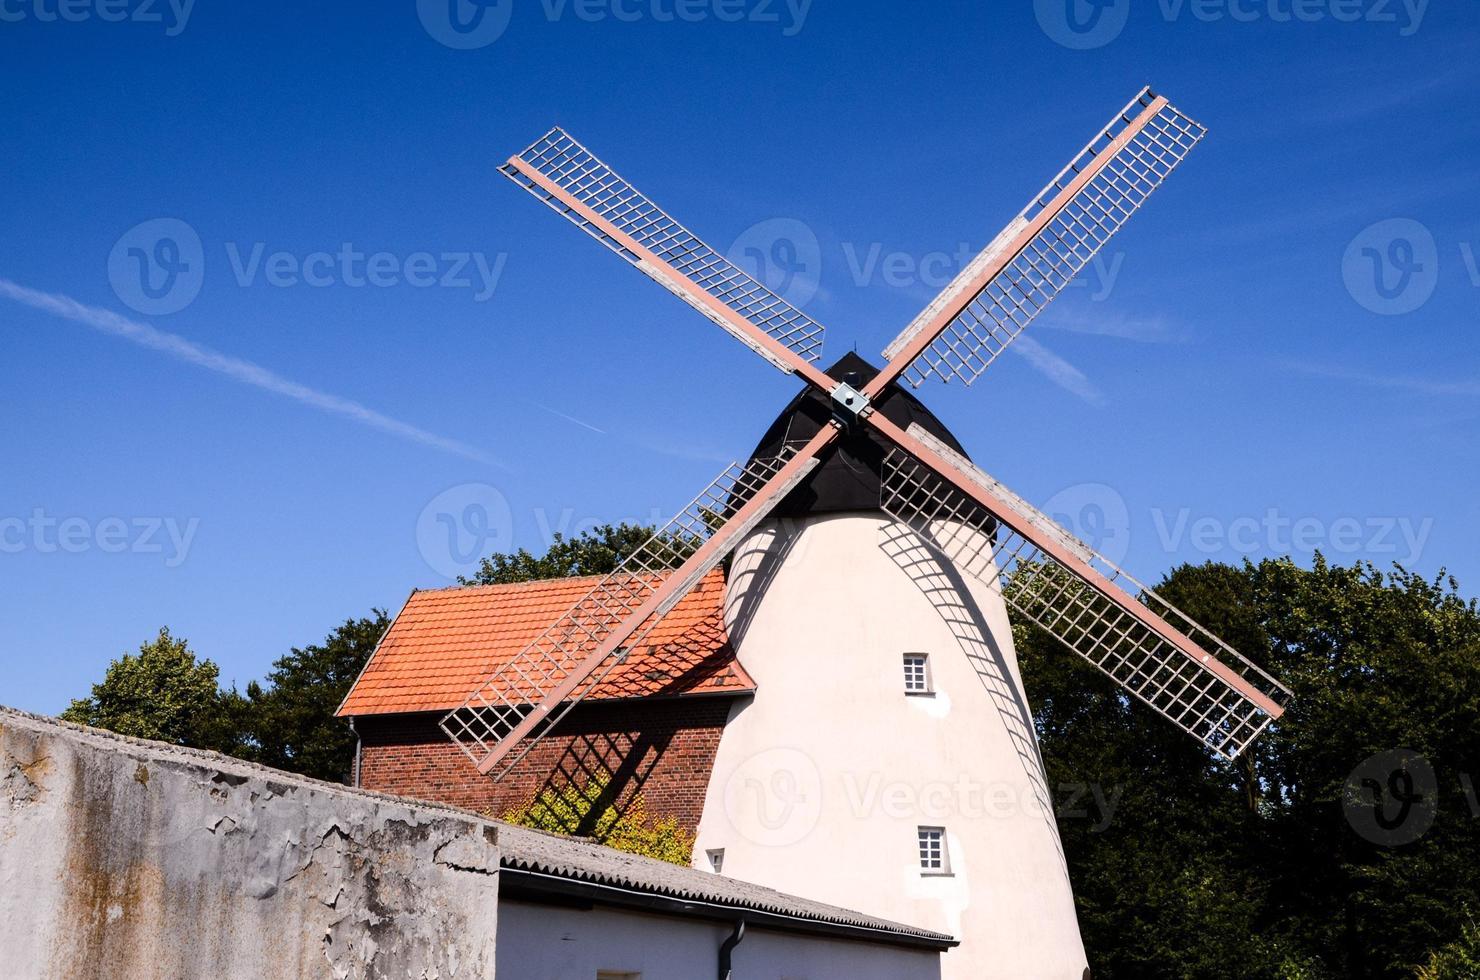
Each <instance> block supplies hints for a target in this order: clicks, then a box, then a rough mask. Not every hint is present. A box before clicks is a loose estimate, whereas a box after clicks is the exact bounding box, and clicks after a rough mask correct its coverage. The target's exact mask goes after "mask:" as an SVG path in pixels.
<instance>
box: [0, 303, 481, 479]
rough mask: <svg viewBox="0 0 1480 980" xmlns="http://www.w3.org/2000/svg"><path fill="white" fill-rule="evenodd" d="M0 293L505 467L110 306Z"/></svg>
mask: <svg viewBox="0 0 1480 980" xmlns="http://www.w3.org/2000/svg"><path fill="white" fill-rule="evenodd" d="M0 296H6V297H8V298H10V299H13V300H15V301H16V302H18V303H24V304H25V305H27V306H30V307H32V308H34V309H38V310H42V311H44V312H46V313H50V314H52V315H53V316H59V317H64V318H66V319H68V320H75V321H76V322H78V323H82V324H86V325H87V326H89V327H92V328H93V329H95V330H100V331H102V332H103V333H106V334H110V335H112V336H114V337H122V338H123V339H124V340H128V341H132V342H133V343H135V344H138V345H139V346H140V347H147V348H149V349H150V350H156V351H159V352H160V353H162V354H168V355H170V356H171V357H174V358H177V359H178V360H182V361H186V362H188V363H190V364H194V365H195V366H196V367H203V368H205V369H206V370H208V371H215V372H216V373H217V374H224V375H226V376H227V377H228V378H231V379H233V380H235V381H240V382H241V383H242V384H248V385H251V386H253V387H254V388H261V389H262V390H263V391H270V392H272V393H273V394H275V395H282V396H283V397H285V398H291V399H293V400H294V401H296V402H301V403H302V404H304V405H308V406H309V407H311V408H316V409H318V410H319V411H321V412H328V413H329V414H331V415H338V416H341V417H342V418H347V419H350V420H352V421H354V422H358V423H360V424H361V425H368V426H369V427H370V428H372V429H379V430H380V431H382V432H388V433H390V434H391V435H393V436H399V437H400V438H402V439H407V440H410V441H411V442H416V443H420V444H421V445H423V446H430V447H432V448H433V449H440V450H442V451H443V452H448V453H453V454H454V455H457V456H461V457H463V458H464V459H471V460H474V461H476V462H479V463H487V464H489V465H491V466H499V467H501V468H502V466H503V464H501V463H499V462H498V461H497V460H495V459H493V458H491V457H490V456H488V455H487V454H486V453H484V452H483V451H482V450H480V449H475V448H474V447H472V446H469V445H466V444H464V443H461V442H457V441H456V440H453V439H446V438H443V437H442V436H439V435H437V434H436V433H433V432H428V431H426V430H425V429H419V428H417V427H416V426H414V425H410V424H408V423H406V422H401V421H399V420H397V419H393V418H391V417H390V416H388V415H382V414H381V413H379V412H377V411H375V410H374V409H371V408H367V407H366V406H364V405H361V404H360V403H359V402H356V401H351V400H350V399H348V398H340V397H339V396H338V395H331V394H328V393H327V392H323V391H319V390H318V389H316V388H310V387H309V386H307V385H304V384H299V383H298V382H297V381H293V380H290V379H288V378H285V377H283V376H282V375H280V374H276V373H274V372H272V371H269V370H268V369H267V368H264V367H260V366H259V365H256V364H253V363H252V362H251V361H244V360H241V359H240V358H237V357H231V356H229V355H227V354H221V353H218V352H216V351H213V350H211V349H210V348H209V347H202V346H201V345H200V344H197V343H194V342H193V341H189V340H186V339H185V338H184V337H181V336H179V335H177V334H172V333H166V332H165V331H163V330H158V329H156V328H154V327H151V326H149V325H148V324H144V323H139V322H138V321H136V320H130V319H128V318H126V317H121V316H119V315H118V314H116V313H112V312H109V311H108V310H104V309H99V308H98V307H96V306H87V305H85V304H83V303H79V302H77V301H76V300H74V299H71V298H69V297H66V296H61V295H58V294H56V293H44V292H40V291H39V290H35V289H27V288H26V287H25V286H22V285H19V284H18V283H14V282H11V281H10V280H9V279H5V278H0Z"/></svg>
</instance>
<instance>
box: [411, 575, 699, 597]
mask: <svg viewBox="0 0 1480 980" xmlns="http://www.w3.org/2000/svg"><path fill="white" fill-rule="evenodd" d="M675 571H677V569H673V568H668V569H663V570H661V571H657V572H652V573H650V574H653V575H664V576H667V575H672V574H673V573H674V572H675ZM612 574H613V573H612V572H597V573H596V574H594V575H563V576H558V577H556V578H532V579H528V580H526V581H523V582H491V583H479V584H477V585H444V586H439V587H438V588H435V589H416V590H415V594H416V595H425V594H428V593H438V592H514V591H519V590H522V589H533V588H536V587H538V586H552V585H556V584H565V583H571V582H590V583H592V584H593V585H594V584H595V583H597V582H600V581H602V580H603V579H605V578H607V577H609V576H610V575H612ZM711 574H713V570H711V571H709V572H705V573H704V576H703V578H701V579H700V580H699V581H700V582H702V581H704V579H705V578H708V577H709V576H710V575H711ZM695 587H696V588H697V587H698V585H697V583H695Z"/></svg>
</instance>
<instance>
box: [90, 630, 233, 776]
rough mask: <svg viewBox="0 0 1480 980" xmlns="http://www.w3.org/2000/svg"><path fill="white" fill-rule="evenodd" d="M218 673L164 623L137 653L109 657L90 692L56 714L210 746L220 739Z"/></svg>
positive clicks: (131, 732) (124, 732)
mask: <svg viewBox="0 0 1480 980" xmlns="http://www.w3.org/2000/svg"><path fill="white" fill-rule="evenodd" d="M218 673H219V672H218V670H217V668H216V665H215V664H214V663H212V662H211V661H209V660H198V659H196V656H195V654H194V653H193V652H192V651H191V650H190V645H189V643H188V642H187V641H186V640H184V639H183V638H181V639H177V638H176V637H174V636H171V635H170V631H169V628H168V627H165V628H162V629H160V631H159V635H158V636H156V637H155V638H154V639H153V640H150V641H149V642H147V643H144V644H141V645H140V646H139V652H138V653H125V654H124V655H123V656H121V657H119V658H118V659H117V660H115V661H113V663H112V664H110V665H109V666H108V670H107V672H106V673H105V674H104V675H103V680H102V681H101V682H100V683H97V684H94V685H93V689H92V694H91V695H89V696H88V697H85V698H79V699H78V700H75V701H73V702H72V704H71V706H70V707H68V708H67V710H66V711H64V712H62V717H63V718H64V719H66V720H67V721H72V722H76V723H77V724H80V725H91V726H93V727H94V728H106V729H108V730H109V731H114V732H117V733H118V734H120V735H130V736H133V737H134V738H151V739H155V740H157V741H161V742H173V743H175V744H176V745H194V746H204V747H214V744H215V743H216V742H217V741H219V738H220V735H219V732H218V730H217V724H218V722H219V715H220V706H221V705H220V702H221V692H220V690H219V688H218V687H217V685H216V679H217V676H218Z"/></svg>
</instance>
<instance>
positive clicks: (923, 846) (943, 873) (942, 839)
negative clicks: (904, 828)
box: [915, 826, 951, 878]
mask: <svg viewBox="0 0 1480 980" xmlns="http://www.w3.org/2000/svg"><path fill="white" fill-rule="evenodd" d="M915 856H916V859H917V860H918V861H919V862H920V874H921V876H922V877H926V878H949V877H950V876H951V847H950V841H949V836H948V835H947V834H946V829H945V828H944V827H930V826H921V827H917V828H916V829H915Z"/></svg>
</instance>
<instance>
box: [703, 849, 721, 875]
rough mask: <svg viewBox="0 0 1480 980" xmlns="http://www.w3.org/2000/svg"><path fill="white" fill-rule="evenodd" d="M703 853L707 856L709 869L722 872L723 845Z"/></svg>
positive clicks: (718, 872)
mask: <svg viewBox="0 0 1480 980" xmlns="http://www.w3.org/2000/svg"><path fill="white" fill-rule="evenodd" d="M704 854H705V855H706V856H707V857H708V858H709V870H710V871H713V872H714V873H715V874H724V870H725V849H724V848H723V847H716V848H715V849H714V850H712V851H705V852H704Z"/></svg>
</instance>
